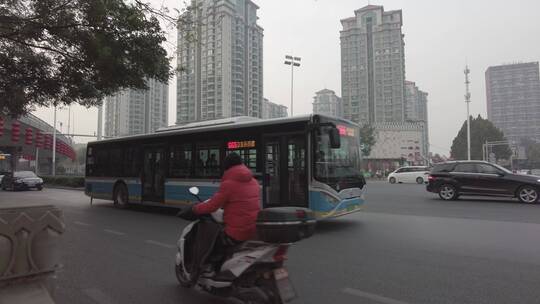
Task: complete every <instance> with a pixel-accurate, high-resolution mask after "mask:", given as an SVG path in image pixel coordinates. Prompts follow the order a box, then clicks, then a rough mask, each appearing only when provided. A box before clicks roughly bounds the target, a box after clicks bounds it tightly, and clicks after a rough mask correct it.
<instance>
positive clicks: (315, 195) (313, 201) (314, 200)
mask: <svg viewBox="0 0 540 304" xmlns="http://www.w3.org/2000/svg"><path fill="white" fill-rule="evenodd" d="M363 204H364V200H363V199H362V198H360V197H355V198H350V199H344V200H342V201H341V202H339V203H338V204H333V203H331V202H330V201H328V199H327V198H326V197H325V196H324V195H323V194H322V193H321V192H319V191H309V206H310V209H311V210H313V211H317V212H330V211H333V210H334V209H336V207H338V209H337V210H343V209H347V208H349V207H359V206H360V205H363ZM338 205H339V206H338Z"/></svg>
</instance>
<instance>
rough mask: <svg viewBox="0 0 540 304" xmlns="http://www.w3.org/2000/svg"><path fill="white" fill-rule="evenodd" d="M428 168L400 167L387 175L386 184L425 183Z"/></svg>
mask: <svg viewBox="0 0 540 304" xmlns="http://www.w3.org/2000/svg"><path fill="white" fill-rule="evenodd" d="M428 175H429V168H428V167H424V166H411V167H402V168H399V169H397V170H396V171H394V172H392V173H390V174H388V182H389V183H391V184H395V183H418V184H423V183H425V182H427V177H428Z"/></svg>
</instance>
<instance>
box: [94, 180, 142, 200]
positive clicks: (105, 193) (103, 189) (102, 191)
mask: <svg viewBox="0 0 540 304" xmlns="http://www.w3.org/2000/svg"><path fill="white" fill-rule="evenodd" d="M115 183H116V180H100V181H92V180H91V181H86V183H85V189H86V194H87V195H90V194H91V195H92V196H94V197H96V198H97V197H100V198H106V199H112V196H113V189H114V184H115ZM127 188H128V193H129V197H130V198H140V196H141V194H142V186H141V184H140V183H138V182H136V183H133V182H130V183H128V184H127Z"/></svg>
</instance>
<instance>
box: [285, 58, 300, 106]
mask: <svg viewBox="0 0 540 304" xmlns="http://www.w3.org/2000/svg"><path fill="white" fill-rule="evenodd" d="M301 60H302V58H300V57H294V56H291V55H286V56H285V64H286V65H290V66H291V116H293V100H294V67H299V66H300V61H301Z"/></svg>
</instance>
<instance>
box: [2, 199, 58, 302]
mask: <svg viewBox="0 0 540 304" xmlns="http://www.w3.org/2000/svg"><path fill="white" fill-rule="evenodd" d="M64 231H65V224H64V220H63V214H62V211H61V210H60V209H58V208H56V207H54V206H50V205H39V204H24V203H21V202H17V203H16V204H14V203H8V204H5V203H3V205H1V206H0V304H4V303H10V304H18V303H21V304H22V303H25V304H30V303H54V302H53V300H52V297H51V295H50V294H49V292H48V289H47V286H49V287H50V285H51V284H52V283H51V280H50V279H51V275H52V274H54V272H55V271H56V270H58V269H59V268H60V267H61V265H60V261H59V259H58V242H59V238H60V236H61V235H62V234H63V233H64Z"/></svg>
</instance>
